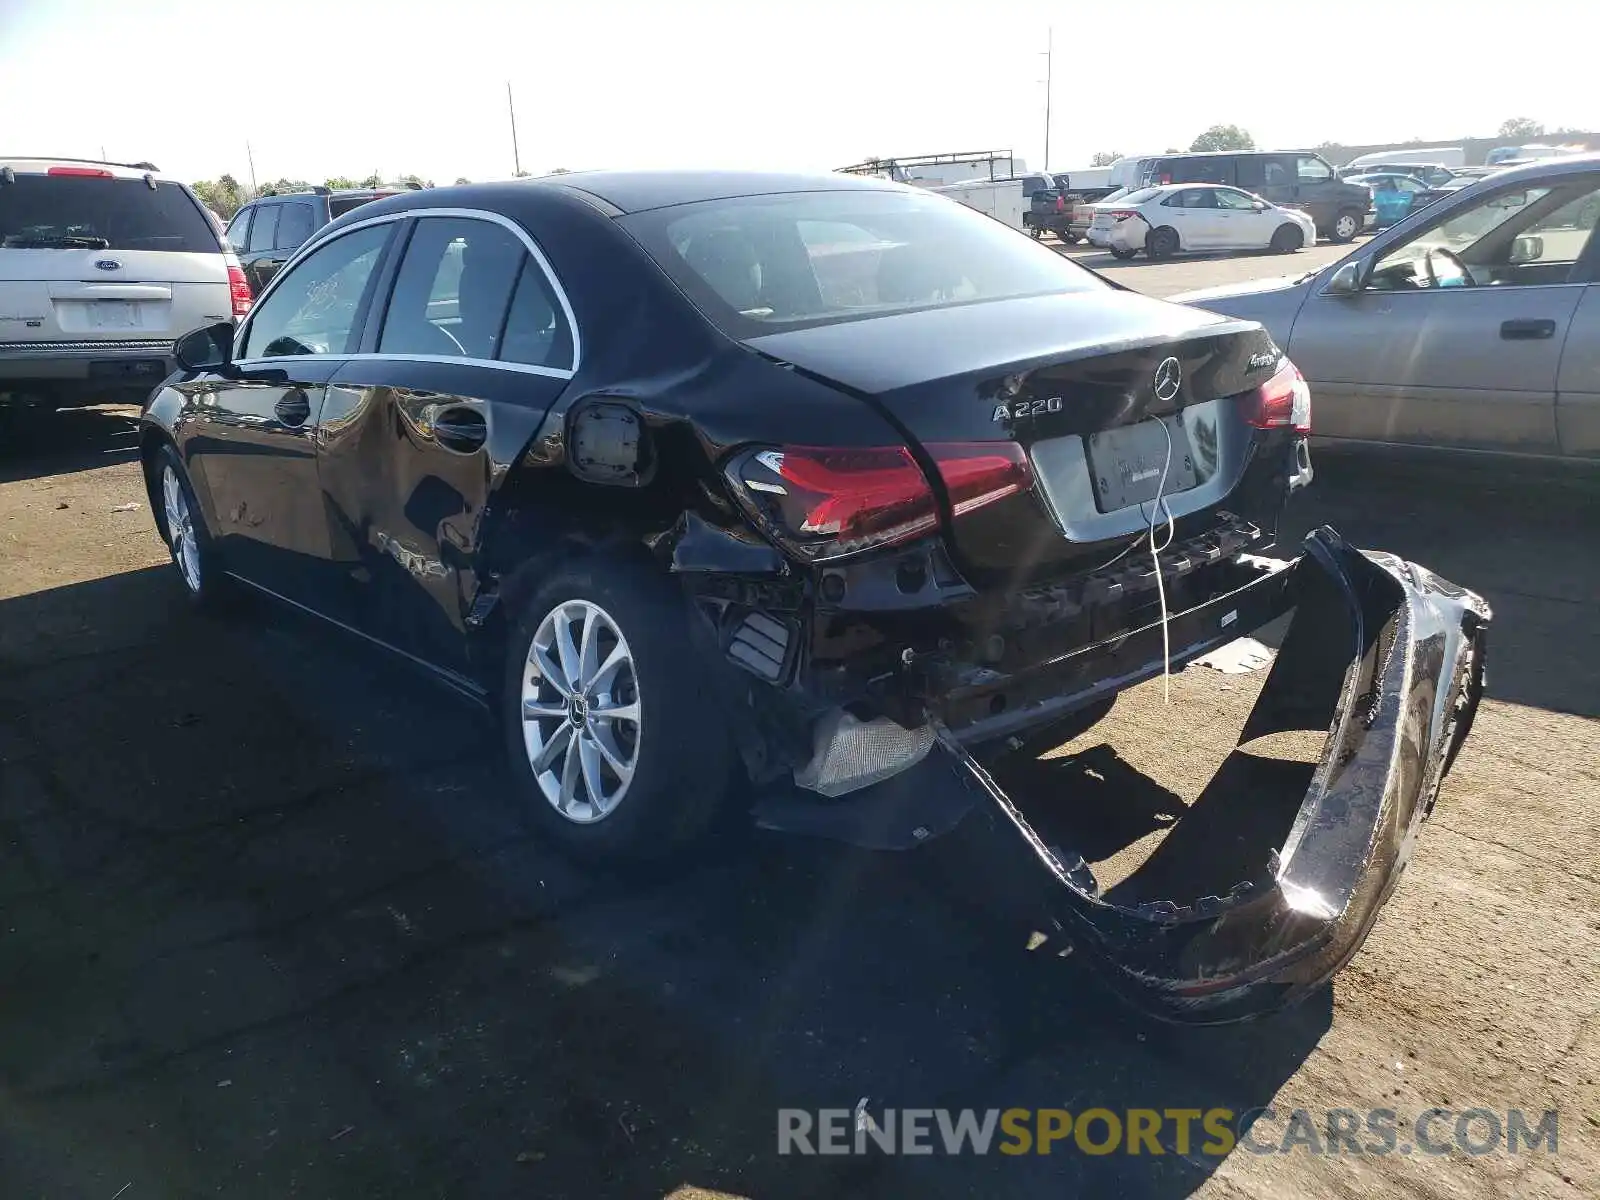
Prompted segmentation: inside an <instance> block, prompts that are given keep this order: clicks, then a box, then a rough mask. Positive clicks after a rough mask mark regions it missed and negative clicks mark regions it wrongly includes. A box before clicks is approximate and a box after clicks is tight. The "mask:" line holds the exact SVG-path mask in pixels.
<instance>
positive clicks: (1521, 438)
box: [1172, 154, 1600, 460]
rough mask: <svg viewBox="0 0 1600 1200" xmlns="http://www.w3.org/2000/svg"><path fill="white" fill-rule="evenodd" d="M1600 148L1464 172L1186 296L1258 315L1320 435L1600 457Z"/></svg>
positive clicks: (1356, 441)
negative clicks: (1325, 259) (1394, 220)
mask: <svg viewBox="0 0 1600 1200" xmlns="http://www.w3.org/2000/svg"><path fill="white" fill-rule="evenodd" d="M1597 223H1600V154H1589V155H1581V156H1574V157H1571V158H1563V159H1559V160H1552V161H1549V162H1541V163H1534V164H1530V165H1528V166H1526V167H1521V168H1516V169H1513V170H1509V171H1504V172H1500V173H1498V174H1495V175H1493V176H1490V177H1488V178H1485V179H1483V180H1480V181H1479V182H1477V183H1475V184H1472V185H1471V186H1469V187H1465V188H1462V189H1461V190H1460V191H1459V192H1457V193H1455V194H1454V195H1451V196H1448V197H1446V198H1445V199H1442V200H1440V201H1438V202H1436V203H1435V204H1431V205H1429V206H1428V207H1427V208H1425V209H1422V210H1421V211H1419V212H1417V213H1414V214H1413V215H1411V216H1410V217H1408V218H1406V219H1405V220H1404V221H1401V222H1400V223H1399V224H1397V225H1395V226H1394V227H1393V228H1391V229H1388V230H1386V231H1385V232H1383V233H1382V234H1380V235H1378V236H1377V237H1375V238H1373V239H1372V240H1371V241H1368V242H1366V243H1365V244H1364V245H1362V246H1361V248H1360V249H1358V250H1356V251H1354V252H1353V253H1351V254H1350V255H1348V256H1346V257H1345V258H1343V259H1340V260H1339V261H1337V262H1335V263H1331V264H1329V265H1328V266H1326V267H1323V268H1321V269H1320V270H1317V271H1313V272H1310V273H1309V274H1306V275H1301V276H1297V277H1285V278H1282V279H1267V280H1258V281H1255V282H1252V283H1247V284H1238V285H1233V286H1228V287H1219V288H1210V289H1206V290H1204V291H1197V292H1187V293H1184V294H1183V295H1179V296H1174V297H1172V299H1174V300H1177V301H1179V302H1181V303H1184V304H1193V305H1196V306H1197V307H1200V308H1206V309H1210V310H1212V311H1214V312H1218V313H1223V314H1226V315H1229V316H1236V317H1245V318H1249V319H1251V320H1255V321H1260V322H1261V323H1262V324H1263V325H1265V326H1266V327H1267V329H1268V330H1269V331H1271V333H1272V336H1273V338H1274V339H1275V340H1276V341H1277V343H1278V345H1279V346H1280V347H1282V348H1283V349H1284V350H1285V351H1287V353H1288V354H1289V357H1290V358H1292V359H1293V360H1294V361H1295V364H1296V365H1297V366H1299V368H1300V370H1301V372H1302V373H1303V374H1304V375H1305V377H1306V379H1307V380H1309V381H1310V383H1311V387H1312V395H1313V397H1314V398H1315V420H1316V426H1317V434H1318V436H1319V439H1328V440H1329V441H1334V442H1344V443H1346V444H1349V445H1352V446H1359V445H1364V444H1366V445H1375V444H1383V445H1390V446H1395V445H1398V446H1407V447H1428V448H1442V449H1456V450H1476V451H1491V452H1498V453H1503V454H1520V455H1533V456H1538V457H1543V458H1569V459H1596V460H1600V236H1597V235H1596V233H1595V229H1596V225H1597Z"/></svg>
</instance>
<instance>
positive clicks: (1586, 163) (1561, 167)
mask: <svg viewBox="0 0 1600 1200" xmlns="http://www.w3.org/2000/svg"><path fill="white" fill-rule="evenodd" d="M1596 170H1600V153H1596V152H1591V153H1589V154H1567V155H1562V156H1561V157H1559V158H1536V159H1533V160H1531V161H1529V162H1528V163H1526V164H1524V165H1522V166H1515V167H1508V168H1507V169H1505V170H1503V171H1495V172H1494V173H1493V174H1492V175H1485V176H1483V177H1482V178H1483V179H1493V180H1494V183H1495V186H1496V187H1499V186H1501V185H1502V184H1507V183H1519V182H1521V181H1522V180H1524V179H1530V180H1531V179H1547V178H1549V177H1551V176H1556V175H1582V174H1585V173H1587V172H1589V171H1596Z"/></svg>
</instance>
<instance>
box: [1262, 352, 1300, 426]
mask: <svg viewBox="0 0 1600 1200" xmlns="http://www.w3.org/2000/svg"><path fill="white" fill-rule="evenodd" d="M1246 420H1248V421H1249V422H1250V424H1252V425H1254V426H1255V427H1256V428H1257V429H1292V430H1294V431H1295V432H1296V433H1310V432H1311V387H1310V385H1309V384H1307V383H1306V381H1305V378H1304V377H1303V376H1302V375H1301V374H1300V368H1298V367H1296V366H1295V365H1294V364H1293V363H1292V362H1290V361H1289V360H1288V359H1287V358H1282V359H1279V360H1278V370H1277V373H1276V374H1274V375H1273V377H1272V378H1271V379H1269V380H1267V381H1266V382H1265V383H1263V384H1262V385H1261V386H1260V387H1259V388H1257V389H1256V394H1255V398H1254V401H1253V407H1252V409H1251V411H1250V413H1249V415H1248V416H1247V417H1246Z"/></svg>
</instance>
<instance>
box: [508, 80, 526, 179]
mask: <svg viewBox="0 0 1600 1200" xmlns="http://www.w3.org/2000/svg"><path fill="white" fill-rule="evenodd" d="M506 111H507V112H509V113H510V114H511V169H512V172H513V173H514V174H516V175H517V176H518V177H519V178H520V177H521V175H522V152H521V151H520V150H519V149H518V148H517V106H516V105H515V104H514V103H513V102H512V100H511V81H510V80H509V79H508V80H506Z"/></svg>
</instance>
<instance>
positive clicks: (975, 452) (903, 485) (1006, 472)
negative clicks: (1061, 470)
mask: <svg viewBox="0 0 1600 1200" xmlns="http://www.w3.org/2000/svg"><path fill="white" fill-rule="evenodd" d="M926 449H927V451H928V454H929V456H930V457H931V458H932V459H933V460H934V465H935V466H936V467H937V468H938V471H939V476H940V479H941V480H942V481H943V483H944V486H945V491H946V492H947V494H948V495H949V497H950V505H951V508H952V509H953V510H954V512H955V513H956V515H958V516H959V515H961V514H963V513H968V512H971V511H972V510H973V509H975V508H981V507H982V506H983V505H985V504H992V503H994V502H995V501H996V500H1001V499H1004V498H1005V497H1007V496H1011V495H1015V494H1016V493H1018V492H1021V491H1024V490H1026V489H1027V488H1028V487H1029V486H1030V485H1031V483H1032V476H1031V474H1030V472H1029V470H1028V459H1027V455H1026V454H1025V453H1024V452H1023V450H1022V447H1020V446H1018V445H1015V444H1014V443H1009V442H1005V443H992V442H978V443H949V442H945V443H931V444H929V445H928V446H927V447H926ZM727 475H728V481H729V483H730V484H731V485H732V487H733V492H734V494H735V495H736V496H737V497H738V498H739V500H740V502H741V503H742V504H743V505H744V506H745V508H746V509H747V510H748V511H749V512H750V514H751V515H752V516H753V517H754V518H755V519H756V521H757V522H758V523H759V524H760V525H761V527H762V529H763V531H764V532H765V533H766V534H767V535H768V536H769V537H771V538H772V539H773V540H774V541H776V542H778V543H779V544H780V545H781V546H783V547H784V548H785V549H786V550H789V551H790V552H791V553H793V554H794V555H795V556H796V557H798V558H802V559H805V560H807V561H810V562H825V561H828V560H831V559H838V558H846V557H848V556H850V555H853V554H860V553H862V552H863V551H867V550H872V549H876V548H878V547H882V546H892V545H895V544H897V543H900V542H906V541H910V540H911V539H913V538H918V537H922V536H924V535H926V534H929V533H932V532H933V531H934V530H935V529H937V528H938V525H939V509H938V502H937V500H936V499H935V497H934V492H933V488H932V487H931V486H929V483H928V479H927V477H926V476H925V475H924V474H923V472H922V468H921V467H920V466H918V465H917V460H916V459H915V458H913V457H912V455H911V452H910V451H909V450H907V449H906V448H905V447H904V446H869V447H832V446H784V447H781V448H773V449H766V450H756V451H751V452H748V453H746V454H743V455H741V456H739V457H738V458H736V459H735V460H734V461H733V462H732V463H731V464H730V465H729V467H728V471H727Z"/></svg>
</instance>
